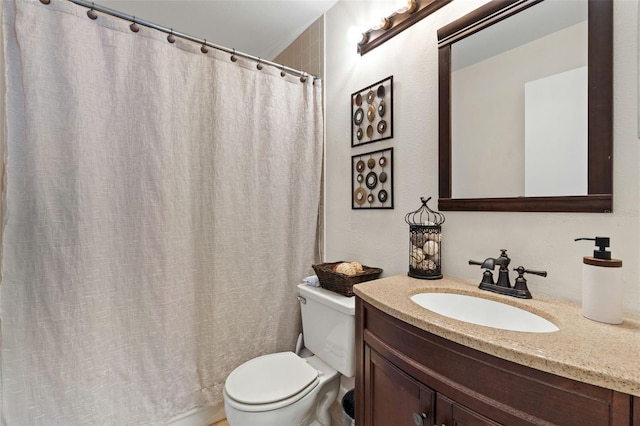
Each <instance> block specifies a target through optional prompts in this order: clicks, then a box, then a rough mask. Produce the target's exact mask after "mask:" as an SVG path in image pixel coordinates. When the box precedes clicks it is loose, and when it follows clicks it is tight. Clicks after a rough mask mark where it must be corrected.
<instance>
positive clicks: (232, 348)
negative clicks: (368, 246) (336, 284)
mask: <svg viewBox="0 0 640 426" xmlns="http://www.w3.org/2000/svg"><path fill="white" fill-rule="evenodd" d="M2 3H3V5H4V7H5V10H4V15H5V16H4V22H3V30H4V38H5V61H6V67H5V78H6V84H7V96H6V104H7V113H6V117H5V125H6V129H7V135H6V141H5V149H6V176H5V182H6V186H5V190H4V193H3V202H4V216H5V217H4V219H5V221H4V229H3V230H4V233H3V239H2V269H3V276H2V283H1V284H0V315H1V320H2V324H1V325H2V342H1V350H0V355H1V360H0V374H1V385H2V387H1V392H2V413H1V414H2V417H1V418H2V420H3V424H6V425H9V426H15V425H19V426H22V425H64V426H72V425H118V426H120V425H142V424H145V425H148V424H157V425H160V424H164V422H165V421H166V420H167V419H169V418H171V417H173V416H175V415H177V414H180V413H183V412H185V411H187V410H189V409H191V408H194V407H197V406H203V405H211V404H213V403H217V402H219V401H221V393H222V386H223V383H224V379H225V377H226V375H227V374H228V373H229V372H230V371H231V370H232V369H233V368H234V367H236V366H237V365H239V364H240V363H242V362H244V361H246V360H247V359H250V358H252V357H255V356H257V355H259V354H264V353H269V352H274V351H280V350H291V349H292V348H293V346H294V344H295V338H296V336H297V333H298V331H299V319H298V317H299V315H298V306H297V301H296V294H295V290H296V287H295V286H296V284H297V283H298V282H300V281H301V279H302V278H303V277H304V276H305V275H308V274H309V273H310V272H311V271H310V266H311V264H312V263H313V262H314V261H315V260H316V239H317V235H316V233H317V220H318V219H317V218H318V206H319V194H320V173H321V158H322V111H321V87H320V83H319V82H317V81H316V82H315V84H314V82H313V81H311V79H309V80H308V81H307V82H305V83H301V82H300V81H299V80H298V79H295V78H293V77H286V78H282V77H281V76H280V74H279V71H278V70H275V69H269V68H268V67H265V69H263V70H262V71H258V70H256V66H255V64H254V63H250V62H247V63H243V62H242V61H241V60H240V61H238V62H236V63H233V62H231V61H230V60H229V55H227V54H225V53H222V52H218V51H214V50H213V49H211V50H210V52H209V53H208V54H203V53H201V52H200V46H198V45H194V44H192V43H190V42H187V41H183V40H178V41H177V42H176V43H175V44H170V43H168V42H167V40H166V34H162V33H160V32H157V31H154V30H151V29H147V28H144V27H143V28H141V30H140V32H139V33H133V32H131V31H130V29H129V23H128V22H124V21H122V20H119V19H116V18H111V17H108V16H105V15H100V17H99V18H98V20H96V21H92V20H90V19H88V18H87V16H86V9H84V8H82V7H79V6H76V5H74V4H71V3H69V2H66V1H63V0H52V2H51V4H49V5H44V4H42V3H41V2H39V1H38V0H15V1H3V2H2Z"/></svg>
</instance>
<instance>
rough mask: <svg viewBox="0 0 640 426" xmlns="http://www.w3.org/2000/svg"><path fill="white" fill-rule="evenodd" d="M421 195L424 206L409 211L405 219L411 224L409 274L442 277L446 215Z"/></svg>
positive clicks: (434, 278)
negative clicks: (432, 208)
mask: <svg viewBox="0 0 640 426" xmlns="http://www.w3.org/2000/svg"><path fill="white" fill-rule="evenodd" d="M430 199H431V197H429V198H427V199H426V200H425V199H424V197H420V201H422V206H421V207H420V208H419V209H418V210H416V211H413V212H411V213H407V215H406V216H405V217H404V221H405V222H407V224H408V225H409V276H410V277H414V278H421V279H425V280H438V279H440V278H442V256H441V254H442V226H441V225H442V224H443V223H444V220H445V218H444V215H443V214H442V213H439V212H435V211H433V210H431V209H430V208H429V206H427V203H428V202H429V200H430Z"/></svg>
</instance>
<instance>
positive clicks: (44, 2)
mask: <svg viewBox="0 0 640 426" xmlns="http://www.w3.org/2000/svg"><path fill="white" fill-rule="evenodd" d="M40 3H42V4H49V3H51V0H40Z"/></svg>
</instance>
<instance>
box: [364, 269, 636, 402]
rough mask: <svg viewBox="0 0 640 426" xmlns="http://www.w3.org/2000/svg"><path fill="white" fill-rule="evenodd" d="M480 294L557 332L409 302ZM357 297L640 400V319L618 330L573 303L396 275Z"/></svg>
mask: <svg viewBox="0 0 640 426" xmlns="http://www.w3.org/2000/svg"><path fill="white" fill-rule="evenodd" d="M432 291H434V292H449V293H460V294H468V295H476V296H480V297H483V298H485V299H492V300H497V301H501V302H504V303H507V304H510V305H513V306H517V307H519V308H523V309H525V310H528V311H530V312H533V313H536V314H538V315H540V316H541V317H543V318H546V319H548V320H549V321H551V322H553V323H554V324H555V325H556V326H558V328H559V329H560V330H559V331H556V332H552V333H525V332H518V331H506V330H500V329H494V328H489V327H485V326H480V325H475V324H471V323H466V322H462V321H458V320H455V319H451V318H448V317H445V316H442V315H439V314H436V313H434V312H431V311H429V310H427V309H425V308H423V307H421V306H419V305H418V304H417V303H414V302H413V301H411V299H410V297H411V296H413V295H414V294H417V293H423V292H432ZM354 293H355V294H356V295H357V296H359V297H360V298H362V299H363V300H364V301H366V302H368V303H370V304H371V305H373V306H374V307H376V308H378V309H380V310H381V311H383V312H385V313H387V314H389V315H391V316H393V317H395V318H398V319H400V320H402V321H405V322H407V323H409V324H412V325H414V326H416V327H418V328H420V329H422V330H425V331H428V332H430V333H433V334H435V335H437V336H440V337H443V338H446V339H448V340H451V341H453V342H456V343H460V344H462V345H465V346H468V347H470V348H474V349H477V350H479V351H482V352H485V353H488V354H491V355H494V356H497V357H499V358H502V359H506V360H509V361H513V362H516V363H518V364H522V365H526V366H529V367H533V368H536V369H538V370H542V371H546V372H549V373H553V374H557V375H559V376H562V377H567V378H570V379H574V380H578V381H581V382H585V383H590V384H593V385H596V386H601V387H605V388H608V389H613V390H617V391H620V392H624V393H628V394H632V395H636V396H640V319H639V318H632V317H625V318H624V322H623V323H622V324H619V325H611V324H604V323H600V322H596V321H592V320H589V319H587V318H585V317H583V316H582V314H581V307H580V305H577V304H575V303H570V302H565V301H561V300H555V299H551V298H546V297H542V296H537V295H535V294H534V295H533V297H534V298H533V299H530V300H522V299H517V298H515V297H510V296H502V295H498V294H494V293H491V292H488V291H483V290H479V289H478V287H477V284H475V283H469V282H466V281H461V280H456V279H452V278H444V279H441V280H418V279H414V278H410V277H408V276H406V275H397V276H392V277H387V278H382V279H379V280H375V281H368V282H365V283H361V284H358V285H356V286H354Z"/></svg>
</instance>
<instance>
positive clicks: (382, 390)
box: [363, 345, 435, 426]
mask: <svg viewBox="0 0 640 426" xmlns="http://www.w3.org/2000/svg"><path fill="white" fill-rule="evenodd" d="M364 387H365V389H366V394H365V396H364V397H365V407H366V411H365V421H364V423H363V424H365V425H371V426H389V425H393V426H416V425H418V426H427V425H429V426H431V425H433V419H434V418H433V406H434V401H435V392H433V391H432V390H431V389H429V388H427V387H426V386H424V385H422V384H421V383H419V382H418V381H416V380H415V379H413V378H412V377H410V376H408V375H407V374H405V373H403V372H402V371H400V370H399V369H398V368H397V367H396V366H394V365H393V364H391V363H390V362H389V361H387V360H386V359H385V358H383V357H382V356H381V355H380V354H378V353H377V352H375V351H373V350H371V348H369V346H366V345H365V386H364Z"/></svg>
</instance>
